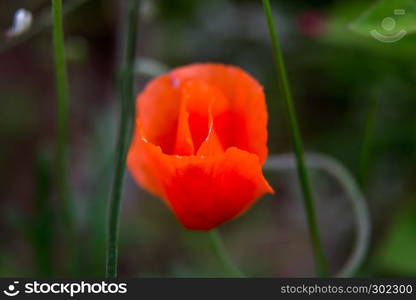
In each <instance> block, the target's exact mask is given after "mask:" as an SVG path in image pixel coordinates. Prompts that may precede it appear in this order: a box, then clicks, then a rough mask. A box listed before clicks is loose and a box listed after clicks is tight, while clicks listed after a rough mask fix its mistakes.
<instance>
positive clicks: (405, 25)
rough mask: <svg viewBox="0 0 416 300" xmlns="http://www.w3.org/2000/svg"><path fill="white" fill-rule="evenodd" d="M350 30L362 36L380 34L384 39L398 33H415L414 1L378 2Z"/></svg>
mask: <svg viewBox="0 0 416 300" xmlns="http://www.w3.org/2000/svg"><path fill="white" fill-rule="evenodd" d="M350 28H351V29H352V30H353V31H354V32H356V33H358V34H362V35H367V36H368V35H373V34H380V35H382V36H385V37H386V38H393V37H395V36H398V35H400V34H401V33H400V32H403V33H404V34H406V33H415V32H416V0H380V1H378V2H377V3H375V4H374V5H373V6H371V7H370V8H369V9H368V10H367V11H365V12H364V13H363V14H362V15H361V16H360V17H359V18H358V19H357V20H355V21H354V22H353V23H351V24H350Z"/></svg>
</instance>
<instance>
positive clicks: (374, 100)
mask: <svg viewBox="0 0 416 300" xmlns="http://www.w3.org/2000/svg"><path fill="white" fill-rule="evenodd" d="M378 104H379V95H378V94H374V95H372V96H371V99H370V103H369V105H368V110H367V118H366V121H365V127H364V135H363V140H362V144H361V150H360V155H359V159H358V168H357V180H358V183H359V184H360V186H361V188H362V189H364V187H365V184H366V181H367V175H368V166H369V162H370V156H371V155H370V154H371V149H372V145H373V136H374V127H375V121H376V114H377V109H378Z"/></svg>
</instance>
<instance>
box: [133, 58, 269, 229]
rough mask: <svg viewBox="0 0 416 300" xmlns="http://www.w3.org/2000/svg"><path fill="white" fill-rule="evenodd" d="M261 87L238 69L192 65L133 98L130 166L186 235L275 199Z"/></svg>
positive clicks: (158, 79) (156, 81)
mask: <svg viewBox="0 0 416 300" xmlns="http://www.w3.org/2000/svg"><path fill="white" fill-rule="evenodd" d="M266 126H267V111H266V104H265V98H264V94H263V90H262V87H261V86H260V85H259V84H258V83H257V81H256V80H254V79H253V78H252V77H251V76H250V75H248V74H247V73H245V72H244V71H242V70H241V69H239V68H236V67H233V66H225V65H221V64H195V65H190V66H186V67H181V68H178V69H175V70H173V71H172V72H170V73H169V74H167V75H163V76H160V77H158V78H156V79H154V80H152V82H151V83H149V84H148V85H147V87H146V88H145V90H144V91H143V92H142V93H141V94H140V95H139V96H138V98H137V114H136V127H135V132H134V138H133V141H132V144H131V147H130V150H129V153H128V158H127V165H128V168H129V169H130V171H131V173H132V175H133V177H134V178H135V180H136V181H137V182H138V183H139V184H140V185H141V186H143V187H144V188H145V189H147V190H148V191H150V192H152V193H153V194H155V195H158V196H160V197H161V198H163V199H164V201H165V202H166V204H167V205H168V206H169V207H170V208H171V209H172V210H173V211H174V213H175V214H176V216H177V218H178V219H179V221H180V222H181V223H182V224H183V225H184V226H185V227H187V228H190V229H200V230H208V229H211V228H213V227H215V226H218V225H220V224H222V223H224V222H226V221H228V220H230V219H232V218H234V217H236V216H238V215H239V214H241V213H242V212H244V211H245V210H246V209H247V208H248V207H249V206H250V205H252V204H253V203H254V202H255V201H256V199H258V198H259V197H260V196H261V195H263V194H264V193H273V190H272V188H271V187H270V186H269V185H268V183H267V181H266V180H265V179H264V177H263V174H262V170H261V166H262V164H263V163H264V161H265V159H266V156H267V146H266V142H267V128H266Z"/></svg>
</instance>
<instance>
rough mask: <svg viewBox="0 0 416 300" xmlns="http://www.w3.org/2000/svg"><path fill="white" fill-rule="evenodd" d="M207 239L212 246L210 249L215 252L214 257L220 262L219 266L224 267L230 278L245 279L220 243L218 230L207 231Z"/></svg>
mask: <svg viewBox="0 0 416 300" xmlns="http://www.w3.org/2000/svg"><path fill="white" fill-rule="evenodd" d="M208 234H209V238H210V241H211V244H212V248H213V250H214V252H215V255H216V256H217V257H218V259H219V260H220V262H221V264H222V265H223V266H224V269H225V270H226V271H227V272H228V274H229V275H230V276H231V277H245V276H244V275H243V274H242V273H241V271H240V270H239V269H238V267H237V266H236V265H235V264H234V262H233V261H232V259H231V257H230V255H229V254H228V252H227V249H225V246H224V243H223V242H222V239H221V236H220V234H219V233H218V230H216V229H213V230H211V231H209V233H208Z"/></svg>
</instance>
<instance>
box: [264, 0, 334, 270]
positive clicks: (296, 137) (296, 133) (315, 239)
mask: <svg viewBox="0 0 416 300" xmlns="http://www.w3.org/2000/svg"><path fill="white" fill-rule="evenodd" d="M263 6H264V11H265V13H266V18H267V24H268V26H269V31H270V37H271V40H272V45H273V55H274V59H275V63H276V69H277V73H278V83H279V86H280V88H281V90H282V95H283V98H284V100H285V105H286V109H287V115H288V120H289V125H290V130H291V133H292V139H293V148H294V151H295V156H296V162H297V173H298V177H299V182H300V185H301V188H302V193H303V200H304V204H305V209H306V216H307V221H308V228H309V234H310V238H311V243H312V247H313V252H314V258H315V264H316V267H317V271H318V273H319V275H320V276H322V277H324V276H327V275H328V267H327V262H326V259H325V255H324V250H323V248H322V242H321V238H320V234H319V228H318V224H317V218H316V212H315V207H314V201H313V196H312V191H311V186H310V182H309V178H308V171H307V168H306V166H305V159H304V153H303V145H302V138H301V135H300V130H299V124H298V120H297V116H296V111H295V107H294V104H293V100H292V95H291V91H290V87H289V80H288V76H287V73H286V67H285V64H284V59H283V54H282V50H281V47H280V42H279V39H278V37H277V32H276V29H275V25H274V20H273V16H272V10H271V7H270V2H269V0H263Z"/></svg>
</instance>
